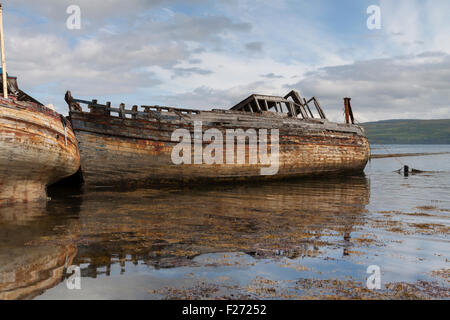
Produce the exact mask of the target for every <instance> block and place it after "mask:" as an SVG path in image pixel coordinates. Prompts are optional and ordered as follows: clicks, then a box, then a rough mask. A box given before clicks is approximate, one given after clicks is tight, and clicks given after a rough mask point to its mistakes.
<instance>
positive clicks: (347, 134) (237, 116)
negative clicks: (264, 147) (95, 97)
mask: <svg viewBox="0 0 450 320" xmlns="http://www.w3.org/2000/svg"><path fill="white" fill-rule="evenodd" d="M93 111H94V112H81V111H78V110H72V111H71V112H70V120H71V123H72V126H73V129H74V131H75V135H76V137H77V139H78V142H79V148H80V155H81V170H82V172H83V178H84V181H85V183H86V185H94V186H114V185H118V184H154V183H156V184H159V183H177V182H192V181H197V180H212V181H218V180H246V179H281V178H286V177H295V176H306V175H313V174H325V173H332V172H344V171H362V170H363V169H364V167H365V165H366V164H367V161H368V159H369V154H370V148H369V143H368V140H367V138H366V137H365V135H364V132H363V131H362V129H361V128H360V127H358V126H355V125H344V124H336V123H331V122H328V121H326V120H317V119H316V120H310V121H304V120H299V119H292V118H287V117H280V116H279V115H276V114H273V113H271V112H264V113H262V114H248V113H245V112H239V111H225V110H221V111H219V110H215V111H195V112H193V113H191V114H182V113H180V112H170V111H169V112H158V111H152V112H147V113H144V112H142V113H140V112H139V113H136V114H135V115H134V116H133V118H134V119H129V118H127V117H125V116H118V117H114V116H111V115H109V113H108V114H100V113H98V112H97V111H95V110H93ZM194 122H201V123H202V124H203V126H202V133H204V132H205V131H206V130H208V129H211V128H215V129H218V130H219V131H220V132H222V133H223V136H224V137H225V135H226V130H230V129H243V130H247V129H249V128H253V129H255V130H257V131H258V130H259V129H268V131H269V133H270V130H271V129H274V128H279V165H278V167H279V168H278V171H277V172H276V174H273V175H261V168H264V167H268V165H266V164H262V163H261V162H260V161H259V160H258V163H256V164H250V163H249V162H250V161H248V159H249V158H248V153H249V147H248V145H247V147H246V161H245V163H243V164H237V163H232V164H228V163H224V164H204V163H203V164H179V165H177V164H174V163H173V161H172V158H171V155H172V151H173V148H174V146H175V145H176V144H177V142H174V141H172V139H171V135H172V133H173V132H174V130H176V129H180V128H183V129H187V130H189V132H190V134H191V136H193V135H194ZM207 145H208V144H207V143H203V149H205V147H206V146H207ZM268 145H270V135H269V143H268ZM226 148H227V146H224V154H225V153H226V152H227V149H226ZM233 148H234V149H235V148H236V141H235V143H234V144H233ZM269 149H270V148H269ZM224 158H225V157H224ZM192 163H193V162H192Z"/></svg>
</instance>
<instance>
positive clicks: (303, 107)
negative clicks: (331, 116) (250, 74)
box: [231, 90, 326, 119]
mask: <svg viewBox="0 0 450 320" xmlns="http://www.w3.org/2000/svg"><path fill="white" fill-rule="evenodd" d="M289 98H290V99H289ZM311 102H313V103H314V107H315V109H316V111H317V113H318V118H320V119H326V116H325V113H324V112H323V110H322V108H321V107H320V104H319V101H317V99H316V98H315V97H312V98H311V99H309V100H306V99H305V98H302V97H301V96H300V94H299V93H298V92H297V91H294V90H292V91H291V92H289V93H288V94H287V95H286V96H285V97H284V98H282V97H277V96H267V95H257V94H253V95H251V96H249V97H248V98H246V99H244V100H243V101H241V102H239V103H238V104H237V105H235V106H234V107H232V108H231V110H235V111H247V112H259V113H261V112H263V111H275V112H282V113H286V114H288V116H290V117H295V118H297V117H298V116H301V117H302V118H303V119H314V118H315V117H314V115H313V112H312V108H311V107H310V103H311Z"/></svg>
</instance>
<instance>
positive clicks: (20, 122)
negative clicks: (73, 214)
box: [0, 98, 80, 205]
mask: <svg viewBox="0 0 450 320" xmlns="http://www.w3.org/2000/svg"><path fill="white" fill-rule="evenodd" d="M79 166H80V155H79V152H78V146H77V142H76V138H75V136H74V133H73V131H72V128H71V126H70V123H69V122H65V120H64V118H62V116H60V115H59V114H58V113H56V112H54V111H53V110H50V109H48V108H46V107H44V106H40V105H38V104H35V103H31V102H19V101H13V100H12V99H1V98H0V205H3V204H9V203H15V202H28V201H35V200H38V199H46V186H47V185H49V184H52V183H55V182H57V181H58V180H60V179H62V178H64V177H67V176H70V175H72V174H74V173H76V172H77V170H78V168H79Z"/></svg>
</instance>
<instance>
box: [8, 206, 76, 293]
mask: <svg viewBox="0 0 450 320" xmlns="http://www.w3.org/2000/svg"><path fill="white" fill-rule="evenodd" d="M58 211H59V210H58ZM58 213H59V214H58ZM60 213H61V212H55V211H54V208H52V207H51V205H50V206H49V205H47V204H45V203H30V204H17V205H14V206H8V207H2V208H0V299H2V300H5V299H6V300H11V299H31V298H33V297H35V296H38V295H40V294H41V293H42V292H44V291H45V290H47V289H49V288H51V287H53V286H55V285H57V284H58V283H60V282H61V281H62V280H63V275H64V270H65V268H67V267H68V266H70V265H71V264H72V261H73V258H74V257H75V255H76V253H77V249H76V245H75V244H74V243H73V242H72V241H65V240H64V234H65V232H66V230H68V229H70V230H71V231H72V232H73V231H74V230H75V229H76V228H74V226H73V225H72V226H71V227H69V225H70V223H72V222H73V219H68V217H67V215H66V216H61V214H60ZM72 213H73V212H72ZM52 237H53V238H54V239H58V241H57V243H48V242H46V241H42V240H46V239H48V238H52Z"/></svg>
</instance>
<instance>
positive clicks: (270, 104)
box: [65, 90, 326, 119]
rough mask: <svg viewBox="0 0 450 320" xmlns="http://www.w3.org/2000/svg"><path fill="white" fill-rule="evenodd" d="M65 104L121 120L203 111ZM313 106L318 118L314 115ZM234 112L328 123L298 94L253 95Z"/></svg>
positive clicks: (77, 102)
mask: <svg viewBox="0 0 450 320" xmlns="http://www.w3.org/2000/svg"><path fill="white" fill-rule="evenodd" d="M65 100H66V102H67V104H68V105H69V108H70V110H71V111H82V108H81V106H80V104H86V105H87V106H88V108H89V109H90V112H91V113H95V114H101V115H108V116H109V115H111V113H116V114H117V115H118V116H119V117H121V118H129V119H136V118H137V117H138V115H139V116H144V117H145V116H148V115H149V114H151V113H152V112H155V111H157V112H173V113H179V114H198V113H200V111H199V110H192V109H182V108H173V107H163V106H158V105H155V106H146V105H143V106H140V107H141V108H143V109H144V111H139V110H138V106H137V105H134V106H133V107H132V108H131V110H130V109H125V104H123V103H121V104H120V106H119V107H118V108H115V107H111V103H110V102H107V103H106V104H99V103H98V102H97V100H95V99H94V100H92V101H88V100H82V99H75V98H73V97H72V95H71V93H70V91H68V92H67V93H66V96H65ZM311 103H313V105H314V108H315V111H316V112H317V114H316V117H315V116H314V113H313V110H314V109H313V107H312V105H311ZM230 110H232V111H243V112H251V113H262V112H263V111H272V112H277V113H284V114H287V115H288V116H289V117H294V118H303V119H326V116H325V113H324V112H323V110H322V108H321V107H320V104H319V101H317V99H316V98H315V97H312V98H311V99H309V100H306V99H305V98H302V97H301V96H300V94H299V93H298V92H296V91H294V90H293V91H291V92H289V93H288V94H287V95H286V96H285V97H284V98H283V97H277V96H267V95H256V94H253V95H251V96H250V97H248V98H247V99H245V100H243V101H242V102H240V103H238V104H237V105H235V106H234V107H232V108H231V109H230Z"/></svg>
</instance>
